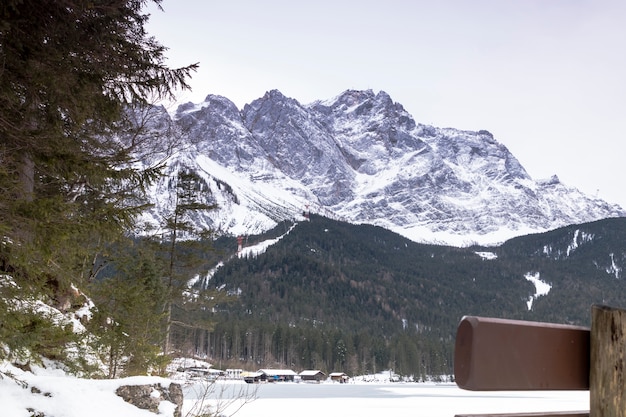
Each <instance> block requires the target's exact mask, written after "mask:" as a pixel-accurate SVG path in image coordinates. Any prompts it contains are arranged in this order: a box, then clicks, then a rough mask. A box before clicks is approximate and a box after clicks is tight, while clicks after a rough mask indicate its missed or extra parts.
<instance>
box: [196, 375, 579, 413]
mask: <svg viewBox="0 0 626 417" xmlns="http://www.w3.org/2000/svg"><path fill="white" fill-rule="evenodd" d="M205 391H206V390H205V389H204V388H202V385H194V386H191V387H188V388H186V392H185V405H186V408H187V409H189V408H190V407H191V406H192V405H198V404H199V403H198V402H197V401H196V400H194V398H202V397H207V396H205V395H204V393H205ZM246 396H247V397H248V398H249V399H252V400H251V401H250V402H247V403H246V404H242V403H243V401H242V400H241V399H242V398H244V397H246ZM208 397H210V400H208V401H205V402H204V404H211V405H212V406H213V407H215V406H217V410H216V409H215V408H214V409H213V412H215V411H217V414H221V415H223V416H231V415H233V414H234V415H236V416H237V417H259V416H271V415H276V414H280V415H297V416H298V417H309V416H311V417H313V416H315V417H319V416H320V415H324V416H330V417H334V416H337V417H339V416H342V417H345V416H359V417H370V416H371V417H374V416H376V417H379V416H380V415H381V414H387V413H392V414H391V415H393V416H394V417H398V416H412V417H416V416H417V417H420V416H423V417H443V416H445V417H454V416H455V415H456V414H478V413H513V412H548V411H580V410H588V409H589V393H588V391H520V392H510V391H497V392H496V391H490V392H471V391H464V390H461V389H459V388H458V387H457V386H456V385H454V384H417V383H347V384H338V383H322V384H308V383H268V384H259V385H254V384H252V385H250V384H245V383H234V382H223V383H220V382H218V383H216V384H215V385H214V386H213V387H212V389H211V392H210V395H209V396H208ZM242 405H243V406H242ZM240 406H241V408H240Z"/></svg>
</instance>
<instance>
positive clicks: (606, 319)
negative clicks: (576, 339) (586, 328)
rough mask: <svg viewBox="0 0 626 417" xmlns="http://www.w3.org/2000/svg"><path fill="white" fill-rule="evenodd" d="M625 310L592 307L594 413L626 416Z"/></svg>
mask: <svg viewBox="0 0 626 417" xmlns="http://www.w3.org/2000/svg"><path fill="white" fill-rule="evenodd" d="M625 360H626V311H625V310H622V309H617V308H612V307H607V306H598V305H594V306H593V307H592V308H591V369H590V375H589V394H590V396H589V408H590V416H591V417H624V416H626V369H625V366H626V365H625V363H624V361H625Z"/></svg>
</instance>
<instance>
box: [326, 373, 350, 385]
mask: <svg viewBox="0 0 626 417" xmlns="http://www.w3.org/2000/svg"><path fill="white" fill-rule="evenodd" d="M329 376H330V380H331V381H334V382H339V383H340V384H343V383H345V382H348V380H349V379H350V377H349V376H348V375H346V374H345V373H343V372H332V373H331V374H330V375H329Z"/></svg>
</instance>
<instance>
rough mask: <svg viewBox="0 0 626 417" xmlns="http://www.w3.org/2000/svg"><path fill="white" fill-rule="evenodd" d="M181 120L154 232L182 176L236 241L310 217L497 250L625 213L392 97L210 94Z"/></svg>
mask: <svg viewBox="0 0 626 417" xmlns="http://www.w3.org/2000/svg"><path fill="white" fill-rule="evenodd" d="M173 122H174V123H175V125H176V126H177V130H176V132H177V134H178V135H179V136H180V138H179V141H180V142H181V144H182V145H183V146H182V148H183V149H184V150H183V151H179V152H178V153H176V154H175V155H173V156H172V157H170V159H169V160H168V168H167V169H168V175H169V176H170V177H169V179H164V180H163V181H161V182H160V183H159V184H157V185H156V186H155V187H154V188H153V189H152V190H151V195H152V196H153V199H154V201H155V202H156V205H155V207H154V209H153V210H152V211H151V213H150V215H149V216H148V217H147V219H148V220H149V221H150V222H152V223H153V224H158V223H159V222H162V219H163V218H164V216H165V215H166V213H167V212H168V210H169V211H171V210H172V207H173V201H172V196H173V195H174V194H175V193H173V190H174V188H173V186H172V184H173V181H172V178H175V176H176V173H177V172H179V170H181V169H184V170H192V171H194V172H197V173H198V174H199V175H200V176H201V177H202V178H203V180H204V182H205V185H206V187H205V190H204V192H203V194H202V195H201V196H199V197H200V199H204V200H205V201H206V202H208V203H216V204H217V205H218V207H219V208H218V210H214V211H212V212H209V213H207V214H203V215H199V216H198V217H197V218H196V219H195V221H197V222H198V224H201V225H203V226H206V227H211V228H212V229H214V230H216V231H218V232H220V233H228V234H234V235H238V234H251V233H259V232H261V231H264V230H267V229H269V228H271V227H273V226H274V225H275V224H276V223H277V222H279V221H281V220H286V219H290V220H294V219H295V220H297V219H298V218H300V217H301V216H302V213H303V211H305V210H309V211H311V212H317V213H320V214H323V215H326V216H329V217H333V218H339V219H342V220H346V221H350V222H354V223H369V224H375V225H379V226H382V227H385V228H388V229H390V230H393V231H395V232H398V233H400V234H403V235H405V236H407V237H409V238H410V239H413V240H415V241H422V242H438V243H448V244H453V245H467V244H470V243H483V244H489V243H497V242H501V241H503V240H506V239H508V238H510V237H513V236H518V235H523V234H527V233H531V232H540V231H545V230H550V229H554V228H556V227H560V226H563V225H567V224H573V223H583V222H588V221H593V220H597V219H601V218H607V217H616V216H624V215H626V212H625V211H624V210H623V209H622V208H621V207H619V206H617V205H614V204H609V203H607V202H605V201H602V200H599V199H596V198H593V197H590V196H587V195H584V194H582V193H581V192H579V191H578V190H577V189H576V188H573V187H569V186H566V185H564V184H562V183H561V182H560V181H559V180H558V178H557V177H556V176H554V177H553V178H551V179H550V180H546V181H535V180H533V179H532V178H531V177H530V176H529V175H528V173H527V172H526V171H525V169H524V168H523V167H522V166H521V164H520V163H519V161H517V159H516V158H515V157H514V156H513V155H512V154H511V153H510V152H509V151H508V149H507V148H506V147H505V146H504V145H502V144H500V143H499V142H498V141H496V140H495V139H494V137H493V136H492V135H491V133H489V132H487V131H484V130H482V131H479V132H469V131H461V130H457V129H452V128H436V127H433V126H427V125H422V124H418V123H416V122H415V121H414V119H413V118H412V116H411V115H410V114H408V113H407V112H406V111H405V110H404V108H403V107H402V106H401V105H400V104H398V103H394V102H393V101H392V99H391V98H390V97H389V95H387V94H386V93H385V92H379V93H376V94H375V93H374V92H373V91H371V90H367V91H352V90H348V91H345V92H344V93H342V94H340V95H339V96H337V97H335V98H333V99H330V100H326V101H317V102H314V103H311V104H308V105H302V104H300V103H298V102H297V101H296V100H294V99H291V98H288V97H285V96H284V95H283V94H281V93H280V92H279V91H276V90H273V91H270V92H268V93H266V94H265V95H264V96H263V97H261V98H259V99H257V100H254V101H253V102H252V103H250V104H247V105H245V106H244V108H243V109H242V110H238V109H237V108H236V106H235V105H234V104H233V103H232V102H230V101H229V100H228V99H226V98H224V97H219V96H214V95H209V96H207V98H206V99H205V101H204V102H203V103H200V104H192V103H188V104H185V105H182V106H180V107H179V108H178V110H177V112H176V114H175V115H174V116H173ZM169 134H170V135H171V133H169Z"/></svg>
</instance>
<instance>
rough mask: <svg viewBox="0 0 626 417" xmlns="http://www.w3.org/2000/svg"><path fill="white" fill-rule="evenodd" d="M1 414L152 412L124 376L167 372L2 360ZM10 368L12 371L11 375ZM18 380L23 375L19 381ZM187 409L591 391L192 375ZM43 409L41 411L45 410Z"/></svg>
mask: <svg viewBox="0 0 626 417" xmlns="http://www.w3.org/2000/svg"><path fill="white" fill-rule="evenodd" d="M0 371H2V372H3V374H4V375H5V376H4V378H0V415H1V416H2V417H32V416H33V415H35V416H37V415H45V416H46V417H85V416H89V417H112V416H113V417H118V416H124V417H154V416H155V414H153V413H150V412H148V411H145V410H140V409H138V408H136V407H134V406H132V405H130V404H127V403H125V402H124V401H123V400H122V399H121V398H120V397H118V396H116V395H115V389H116V388H117V387H119V386H120V385H124V384H144V383H154V382H158V381H161V382H164V383H165V384H169V380H163V379H161V378H154V377H134V378H126V379H119V380H86V379H79V378H74V377H71V376H68V375H66V374H65V373H64V372H62V371H60V370H55V369H53V368H47V369H43V368H37V367H34V368H33V372H24V371H22V370H20V369H18V368H15V367H13V366H11V365H8V364H6V363H0ZM7 373H10V374H12V375H13V377H12V378H11V377H8V376H6V374H7ZM16 381H19V382H16ZM184 391H185V403H184V410H183V416H187V417H192V416H197V415H200V414H202V413H203V412H206V411H207V408H206V407H207V406H209V407H210V408H209V410H210V411H211V412H213V413H214V415H220V416H224V417H230V416H232V415H236V416H237V417H259V416H270V415H277V414H280V415H297V416H298V417H309V416H310V417H313V416H315V417H318V416H320V415H325V416H329V417H335V416H337V417H339V416H341V417H344V416H359V417H370V416H371V417H374V416H375V417H379V416H380V415H383V414H386V415H393V416H394V417H402V416H412V417H416V416H417V417H420V416H423V417H444V416H445V417H454V416H455V415H457V414H476V413H504V412H542V411H544V412H547V411H579V410H588V409H589V394H588V392H586V391H543V392H535V391H529V392H469V391H463V390H461V389H459V388H457V387H456V386H455V385H454V384H434V383H419V384H418V383H390V382H386V381H384V380H379V382H361V381H356V382H350V383H346V384H339V383H332V382H325V383H321V384H311V383H304V382H300V383H295V382H287V383H266V384H246V383H244V382H241V381H218V382H216V383H214V384H207V383H197V382H196V383H194V384H187V385H185V387H184ZM162 404H163V406H162V408H161V410H160V411H161V412H160V413H159V414H160V416H163V417H172V415H173V410H174V407H173V404H171V403H168V402H163V403H162ZM39 413H41V414H39Z"/></svg>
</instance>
